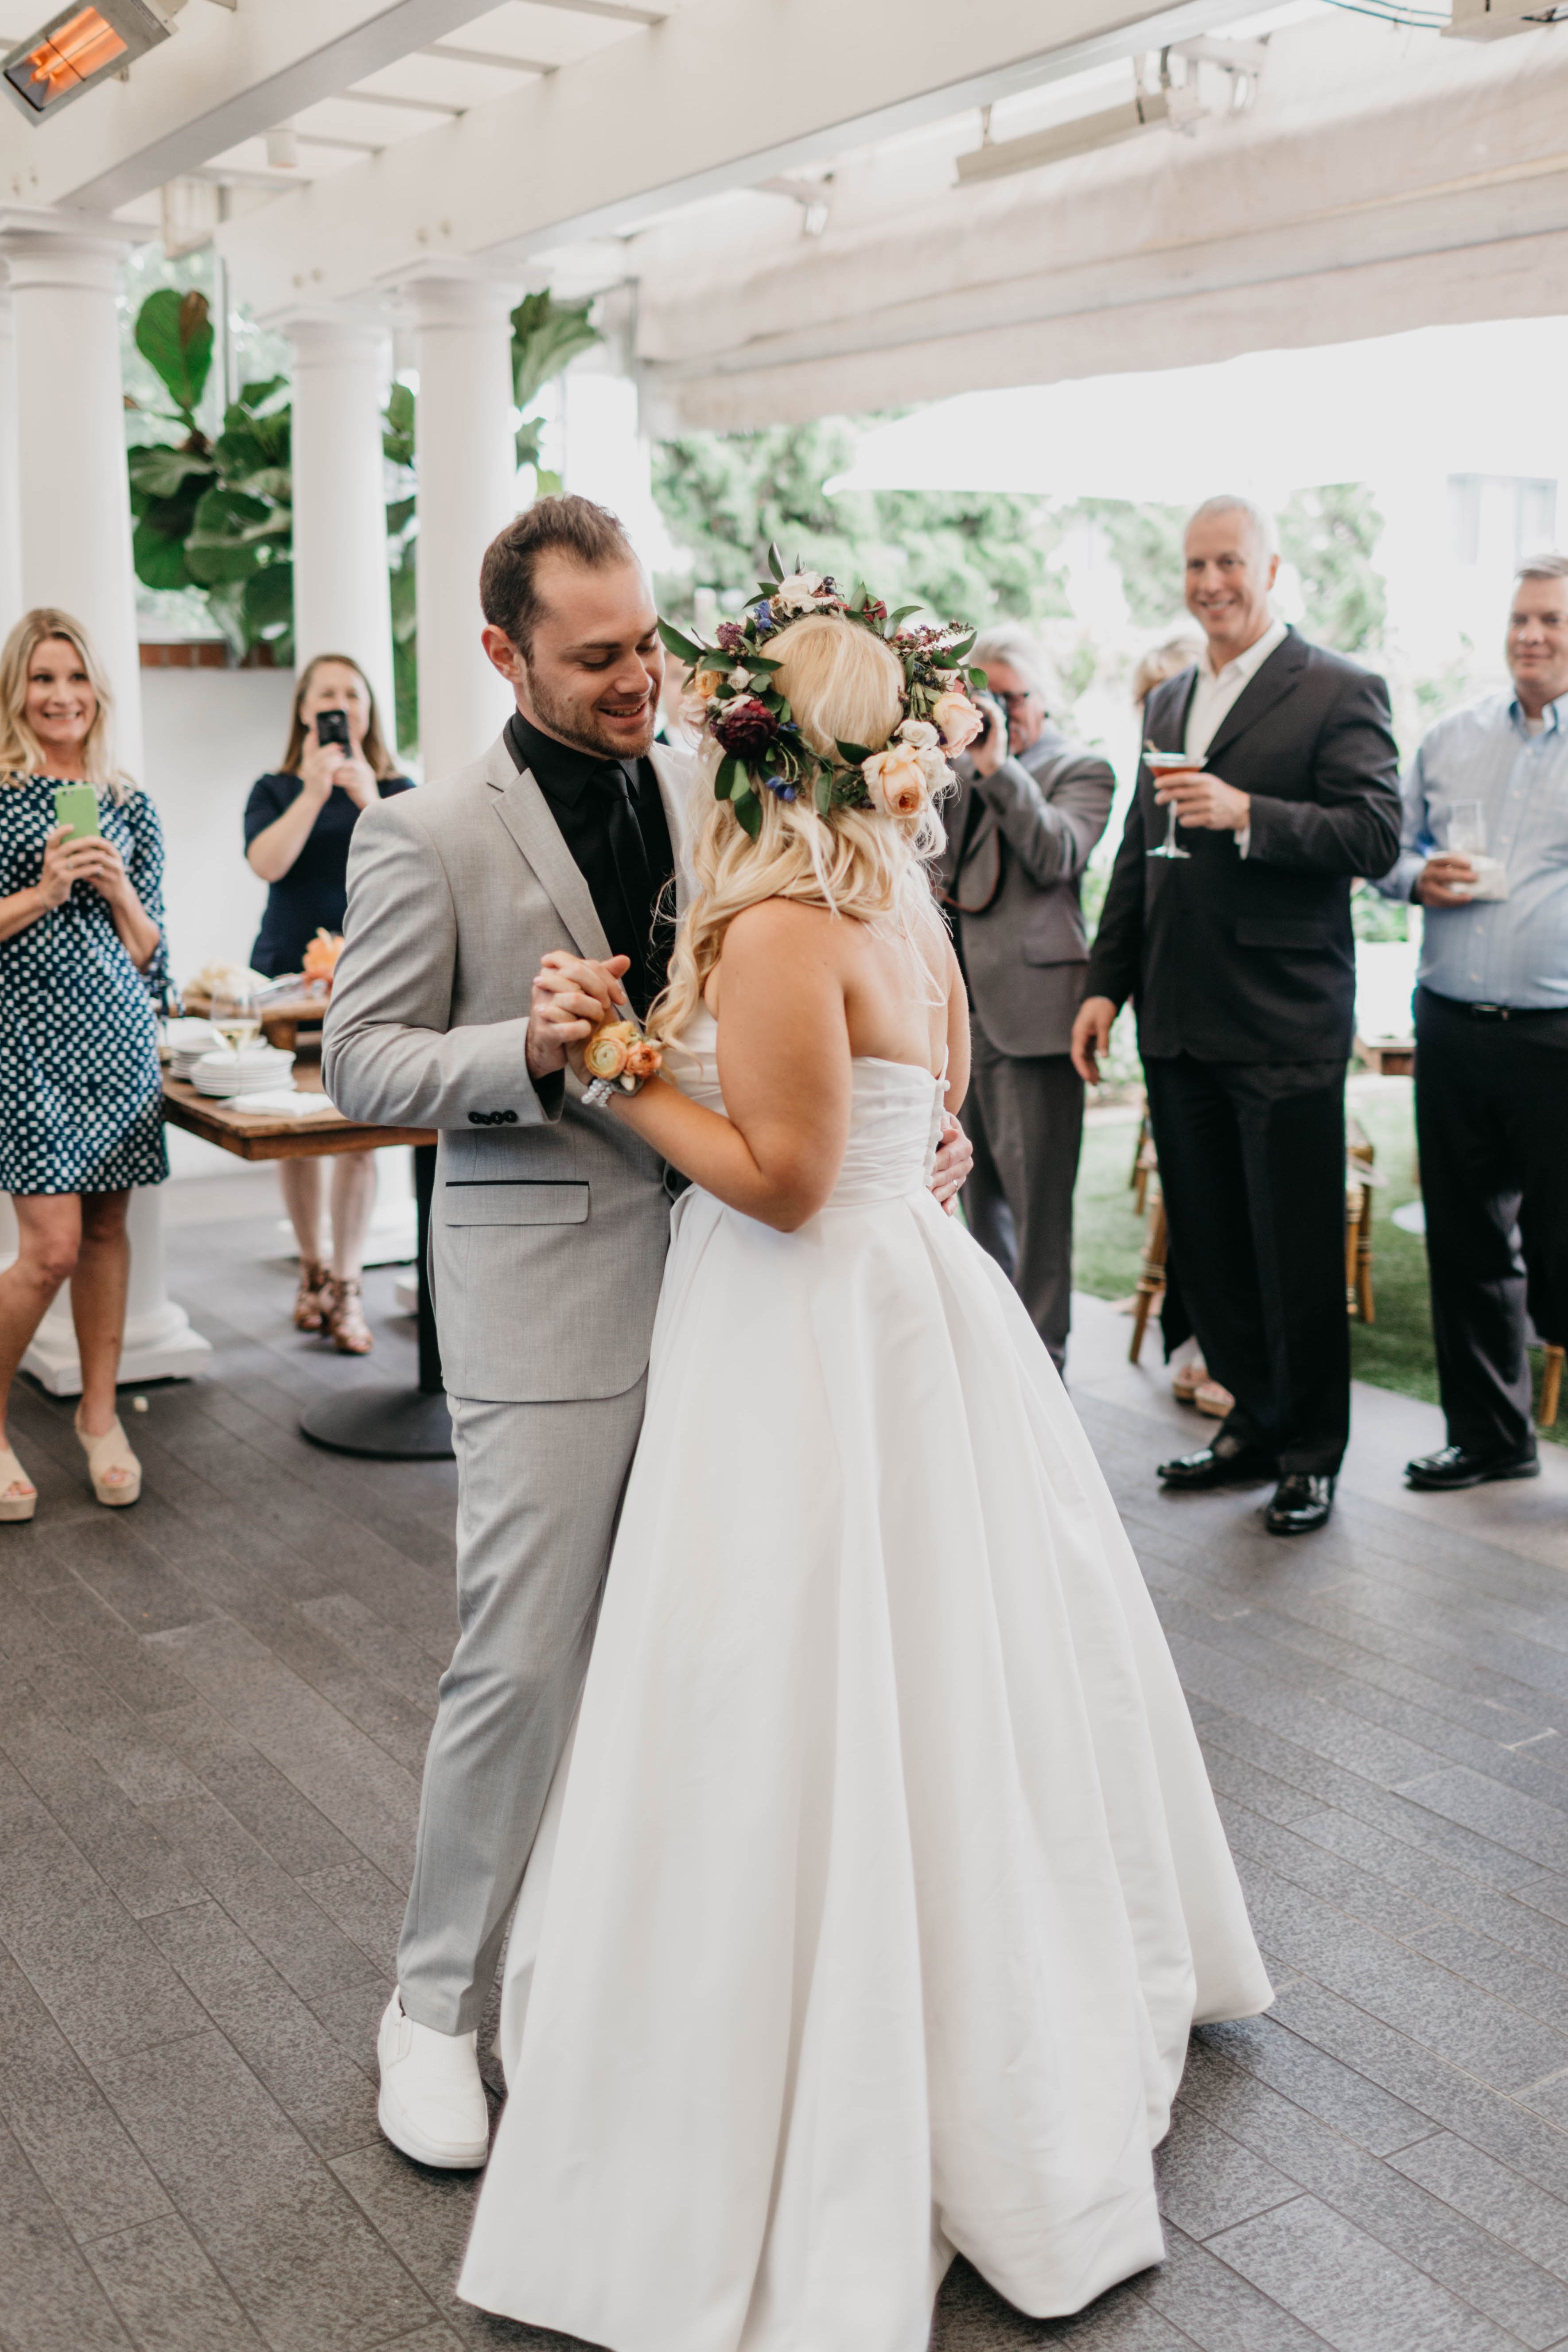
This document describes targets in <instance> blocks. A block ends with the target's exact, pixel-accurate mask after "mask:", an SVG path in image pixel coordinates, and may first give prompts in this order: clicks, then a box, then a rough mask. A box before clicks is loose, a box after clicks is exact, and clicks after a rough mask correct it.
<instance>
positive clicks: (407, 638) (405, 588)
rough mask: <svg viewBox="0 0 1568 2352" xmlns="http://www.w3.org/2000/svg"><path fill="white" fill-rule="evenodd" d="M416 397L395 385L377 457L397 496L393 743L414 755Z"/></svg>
mask: <svg viewBox="0 0 1568 2352" xmlns="http://www.w3.org/2000/svg"><path fill="white" fill-rule="evenodd" d="M415 407H416V403H415V399H414V394H413V393H412V392H410V390H409V388H408V386H407V385H406V384H405V383H395V384H394V385H393V387H392V397H391V398H390V399H389V400H388V402H387V404H386V416H385V420H384V422H385V430H384V433H383V434H382V436H381V451H382V455H383V457H384V458H385V459H386V462H387V465H388V467H390V468H391V470H392V477H393V487H394V488H395V496H394V497H393V498H391V499H388V500H387V504H386V560H387V562H388V564H389V566H390V568H391V572H392V684H393V691H394V693H395V696H396V698H397V740H398V742H399V744H400V745H402V746H403V747H404V748H405V750H412V748H413V746H414V745H415V744H416V743H417V741H418V740H419V673H418V659H417V656H418V650H419V647H418V638H417V634H416V632H417V629H418V614H417V611H416V601H415V572H414V561H415V549H416V545H417V532H418V528H419V521H418V504H419V501H418V499H417V498H416V495H415V488H414V480H415V476H414V454H415V453H414V428H415Z"/></svg>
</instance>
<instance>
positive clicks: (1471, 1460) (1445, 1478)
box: [1405, 1445, 1541, 1494]
mask: <svg viewBox="0 0 1568 2352" xmlns="http://www.w3.org/2000/svg"><path fill="white" fill-rule="evenodd" d="M1540 1475H1541V1458H1540V1456H1539V1454H1537V1453H1536V1451H1535V1448H1534V1446H1533V1445H1521V1446H1518V1447H1516V1448H1514V1449H1513V1450H1512V1451H1510V1452H1509V1453H1507V1454H1482V1453H1480V1452H1479V1451H1478V1449H1477V1448H1476V1447H1474V1446H1472V1445H1445V1446H1444V1447H1443V1448H1442V1450H1441V1452H1439V1453H1436V1454H1422V1456H1421V1458H1420V1460H1419V1461H1417V1462H1407V1463H1406V1464H1405V1477H1406V1479H1407V1480H1408V1481H1409V1483H1410V1485H1411V1486H1423V1487H1430V1488H1432V1489H1433V1490H1434V1491H1435V1492H1436V1493H1438V1494H1441V1493H1443V1492H1444V1491H1445V1490H1446V1489H1447V1488H1449V1487H1452V1486H1485V1485H1486V1483H1487V1481H1488V1479H1489V1478H1539V1477H1540Z"/></svg>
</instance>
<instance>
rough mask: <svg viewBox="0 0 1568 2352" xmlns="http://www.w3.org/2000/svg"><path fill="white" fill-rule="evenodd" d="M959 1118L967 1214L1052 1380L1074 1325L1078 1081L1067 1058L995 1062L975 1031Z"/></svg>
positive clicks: (1007, 1057)
mask: <svg viewBox="0 0 1568 2352" xmlns="http://www.w3.org/2000/svg"><path fill="white" fill-rule="evenodd" d="M971 1036H972V1042H973V1055H974V1060H973V1069H972V1071H971V1074H970V1080H969V1093H968V1096H967V1097H966V1099H965V1101H964V1105H963V1110H962V1111H961V1112H960V1114H959V1116H960V1118H962V1120H963V1127H964V1131H965V1133H966V1134H967V1135H968V1137H969V1139H970V1141H971V1142H972V1143H973V1146H974V1168H973V1173H972V1174H971V1176H970V1178H969V1181H968V1182H967V1183H966V1184H965V1186H964V1188H963V1213H964V1216H965V1217H966V1219H967V1220H968V1223H969V1230H970V1232H971V1233H972V1234H973V1235H974V1238H975V1240H976V1241H977V1242H978V1243H979V1244H980V1246H981V1248H982V1249H984V1250H985V1251H987V1252H988V1253H989V1255H991V1256H992V1257H994V1259H995V1261H996V1263H997V1265H999V1266H1000V1267H1001V1268H1002V1270H1003V1272H1004V1273H1005V1275H1006V1276H1008V1277H1009V1279H1010V1280H1011V1282H1012V1284H1013V1287H1014V1288H1015V1289H1016V1292H1017V1294H1018V1296H1019V1297H1020V1298H1021V1299H1022V1300H1023V1302H1024V1307H1025V1310H1026V1313H1027V1315H1028V1318H1029V1320H1030V1322H1031V1323H1033V1325H1034V1327H1035V1328H1036V1330H1037V1332H1038V1333H1039V1335H1040V1337H1041V1339H1043V1340H1044V1341H1045V1343H1046V1346H1047V1348H1048V1349H1049V1350H1050V1353H1051V1357H1052V1360H1053V1361H1054V1362H1055V1364H1056V1367H1057V1370H1058V1371H1060V1370H1061V1368H1062V1365H1063V1364H1064V1362H1065V1361H1066V1360H1067V1344H1068V1324H1069V1322H1070V1321H1071V1317H1072V1195H1073V1186H1074V1184H1075V1183H1076V1182H1077V1181H1078V1159H1079V1149H1080V1147H1081V1145H1082V1142H1083V1080H1082V1079H1081V1078H1080V1077H1079V1075H1078V1073H1077V1071H1076V1070H1075V1069H1074V1068H1073V1066H1072V1063H1071V1061H1070V1060H1069V1059H1068V1055H1066V1054H1027V1055H1012V1054H1001V1053H998V1052H997V1050H996V1048H995V1046H994V1045H993V1044H992V1043H991V1040H990V1039H989V1037H987V1036H986V1034H985V1032H984V1029H982V1027H981V1026H980V1024H979V1022H978V1021H976V1022H975V1023H974V1024H973V1028H972V1031H971Z"/></svg>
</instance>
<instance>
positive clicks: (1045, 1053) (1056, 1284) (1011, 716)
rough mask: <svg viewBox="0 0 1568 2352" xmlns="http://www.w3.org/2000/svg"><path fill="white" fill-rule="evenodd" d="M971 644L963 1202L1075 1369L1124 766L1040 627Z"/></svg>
mask: <svg viewBox="0 0 1568 2352" xmlns="http://www.w3.org/2000/svg"><path fill="white" fill-rule="evenodd" d="M969 658H970V660H971V661H972V662H973V663H974V664H975V665H976V666H977V667H980V668H982V669H984V672H985V676H986V680H987V683H988V685H989V688H990V694H991V709H990V711H989V713H988V719H989V723H988V725H987V727H986V729H985V731H984V734H983V735H982V736H981V737H980V739H979V740H978V741H977V742H976V743H975V744H973V747H972V749H971V751H970V754H969V756H968V758H967V759H966V760H963V761H961V762H960V763H959V782H960V790H959V797H958V799H957V800H956V801H955V802H953V803H951V804H950V806H949V807H948V808H947V809H946V811H945V812H944V816H945V821H946V825H947V848H946V850H945V852H944V853H943V856H942V861H941V863H940V865H939V866H938V869H937V881H938V887H939V889H940V891H941V894H942V900H943V903H944V905H945V906H946V908H947V909H948V918H949V920H950V922H951V923H952V934H953V941H954V944H955V946H956V948H957V950H958V957H959V961H960V962H961V963H962V964H963V974H964V980H965V982H966V984H967V986H968V989H969V1003H970V1012H971V1015H972V1020H973V1051H974V1059H973V1069H972V1073H971V1077H970V1087H969V1096H968V1099H967V1100H966V1101H965V1103H964V1106H963V1113H962V1117H963V1125H964V1127H965V1129H967V1130H968V1133H969V1138H970V1140H971V1142H972V1143H973V1146H974V1167H973V1172H972V1174H971V1176H970V1179H969V1182H968V1185H967V1187H966V1188H965V1191H964V1195H963V1208H964V1214H965V1215H966V1217H967V1218H968V1220H969V1225H970V1230H971V1231H972V1232H973V1234H974V1237H975V1239H976V1240H977V1241H978V1242H979V1243H980V1244H981V1245H982V1246H983V1247H984V1249H986V1250H988V1251H989V1253H990V1255H992V1256H993V1257H994V1259H995V1260H996V1262H997V1264H998V1265H1000V1266H1001V1267H1002V1268H1003V1269H1004V1271H1005V1273H1006V1274H1007V1275H1008V1276H1009V1277H1010V1279H1011V1280H1012V1282H1013V1285H1014V1286H1015V1288H1016V1290H1017V1292H1018V1295H1019V1297H1021V1298H1022V1300H1023V1302H1024V1305H1025V1307H1026V1309H1027V1310H1028V1314H1029V1318H1030V1320H1031V1321H1032V1322H1033V1324H1034V1326H1035V1328H1036V1329H1037V1331H1038V1333H1039V1335H1040V1337H1041V1339H1043V1340H1044V1341H1045V1343H1046V1346H1047V1348H1048V1349H1049V1350H1050V1352H1051V1356H1052V1358H1053V1360H1054V1361H1055V1363H1056V1366H1057V1369H1058V1371H1059V1370H1060V1369H1061V1367H1062V1364H1063V1362H1064V1360H1065V1359H1066V1355H1067V1340H1068V1321H1069V1318H1070V1313H1071V1305H1072V1195H1073V1185H1074V1183H1075V1182H1076V1181H1077V1177H1078V1160H1079V1145H1080V1143H1081V1141H1082V1137H1083V1081H1082V1079H1081V1078H1080V1077H1079V1075H1078V1073H1077V1072H1076V1070H1075V1069H1074V1068H1073V1066H1072V1059H1071V1056H1070V1055H1069V1052H1068V1046H1069V1045H1070V1043H1071V1039H1072V1024H1073V1015H1074V1014H1075V1013H1076V1012H1077V1011H1078V1008H1079V1000H1080V998H1081V997H1082V995H1083V976H1084V970H1085V966H1086V964H1087V962H1088V958H1089V948H1088V943H1087V940H1086V938H1085V934H1084V923H1083V908H1082V906H1081V904H1080V903H1079V890H1080V887H1081V885H1082V879H1083V869H1084V867H1085V866H1087V865H1088V863H1089V853H1090V851H1091V850H1092V849H1093V847H1094V845H1095V843H1096V842H1097V841H1098V840H1099V839H1100V835H1101V834H1102V833H1103V832H1104V831H1105V826H1106V820H1107V819H1108V817H1109V816H1110V800H1111V794H1112V793H1113V792H1114V791H1115V788H1116V779H1115V777H1114V776H1113V775H1112V773H1111V771H1110V765H1109V763H1108V762H1107V761H1105V760H1103V759H1101V758H1100V755H1099V754H1098V753H1097V752H1094V751H1089V750H1088V749H1087V748H1086V747H1085V746H1084V745H1083V744H1081V743H1074V742H1072V741H1071V740H1069V739H1068V737H1067V736H1066V735H1064V734H1063V732H1062V730H1061V729H1060V728H1059V727H1056V726H1053V725H1052V723H1051V720H1050V719H1049V718H1048V717H1047V677H1048V669H1047V662H1046V657H1045V656H1044V654H1043V653H1042V652H1041V650H1040V647H1039V646H1037V644H1036V642H1035V640H1034V639H1033V638H1032V637H1031V636H1029V635H1027V633H1026V631H1025V630H1023V629H1016V628H1001V629H993V630H990V631H988V632H987V633H986V634H985V635H984V636H981V637H979V638H977V639H976V641H975V645H974V649H973V653H972V654H971V655H970V657H969Z"/></svg>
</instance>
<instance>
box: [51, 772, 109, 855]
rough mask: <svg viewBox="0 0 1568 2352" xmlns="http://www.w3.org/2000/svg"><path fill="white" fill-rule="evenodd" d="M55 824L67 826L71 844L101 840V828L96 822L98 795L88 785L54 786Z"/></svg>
mask: <svg viewBox="0 0 1568 2352" xmlns="http://www.w3.org/2000/svg"><path fill="white" fill-rule="evenodd" d="M55 823H56V824H68V825H69V827H70V829H71V840H72V841H73V842H78V841H96V840H99V839H100V838H101V835H102V827H101V826H100V824H99V822H98V794H97V793H96V792H95V791H94V790H93V788H92V786H91V785H90V784H57V785H56V786H55Z"/></svg>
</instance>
